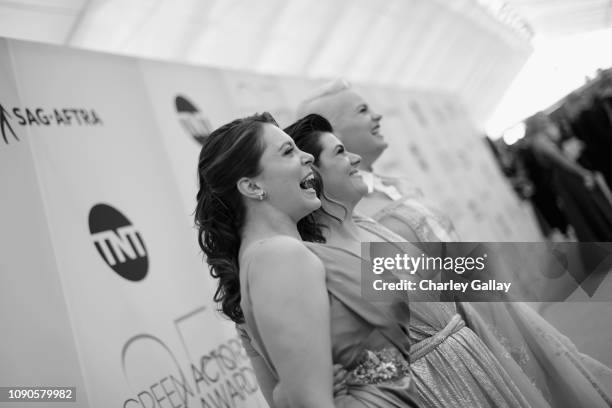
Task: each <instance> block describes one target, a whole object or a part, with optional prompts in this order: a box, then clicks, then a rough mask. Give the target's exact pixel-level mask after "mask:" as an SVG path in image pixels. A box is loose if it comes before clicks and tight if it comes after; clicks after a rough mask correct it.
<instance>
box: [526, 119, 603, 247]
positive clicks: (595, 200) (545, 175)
mask: <svg viewBox="0 0 612 408" xmlns="http://www.w3.org/2000/svg"><path fill="white" fill-rule="evenodd" d="M560 137H561V133H560V130H559V128H558V127H557V125H556V124H555V123H554V122H553V121H552V120H551V119H550V118H549V117H548V116H547V115H546V114H545V113H543V112H540V113H537V114H535V115H534V116H532V117H530V118H528V119H527V120H526V121H525V137H524V138H523V139H521V141H520V142H519V143H518V146H517V147H518V155H519V157H520V159H521V162H522V163H523V165H524V167H525V170H526V172H527V175H528V177H529V178H530V180H531V181H532V183H533V186H534V192H533V195H532V197H531V199H532V201H533V204H534V206H535V207H536V209H537V212H538V213H539V217H541V218H542V219H543V220H544V221H545V222H546V223H547V224H548V225H549V226H550V228H558V229H559V230H560V231H562V232H566V231H567V224H568V223H569V224H570V225H571V226H572V227H573V229H574V231H575V234H576V237H577V238H578V240H579V241H586V242H590V241H612V206H611V205H610V203H609V201H608V199H607V198H606V196H605V194H603V193H602V191H601V188H599V186H598V183H597V174H596V173H594V172H592V171H591V170H589V169H587V168H585V167H583V166H582V165H580V164H578V163H577V162H575V161H572V160H570V159H569V158H568V157H566V156H565V155H564V154H563V152H562V151H561V150H560V148H559V147H558V145H557V143H558V142H559V140H560ZM544 231H545V233H546V232H547V231H546V230H545V229H544Z"/></svg>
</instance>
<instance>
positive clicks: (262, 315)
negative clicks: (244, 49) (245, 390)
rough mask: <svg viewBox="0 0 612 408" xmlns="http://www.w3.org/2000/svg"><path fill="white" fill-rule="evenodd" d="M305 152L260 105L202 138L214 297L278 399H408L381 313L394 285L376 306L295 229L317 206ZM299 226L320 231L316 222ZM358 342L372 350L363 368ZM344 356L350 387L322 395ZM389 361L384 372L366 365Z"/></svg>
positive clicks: (402, 345) (203, 235)
mask: <svg viewBox="0 0 612 408" xmlns="http://www.w3.org/2000/svg"><path fill="white" fill-rule="evenodd" d="M312 162H313V157H312V156H311V155H310V154H307V153H304V152H303V151H301V150H300V149H298V148H297V147H296V146H295V143H294V142H293V140H292V139H291V138H290V137H289V136H288V135H287V134H286V133H284V132H283V131H282V130H280V129H279V128H278V127H277V126H276V124H275V122H274V120H273V119H272V118H271V116H270V115H269V114H263V115H254V116H251V117H248V118H244V119H238V120H235V121H233V122H231V123H229V124H227V125H225V126H222V127H221V128H219V129H217V130H215V131H214V132H212V133H211V135H210V136H209V137H208V139H207V140H206V142H205V144H204V145H203V147H202V152H201V154H200V160H199V163H198V176H199V182H200V189H199V191H198V195H197V201H198V203H197V209H196V216H195V218H196V224H197V225H198V227H199V244H200V246H201V248H202V250H203V251H204V253H205V254H206V256H207V257H208V263H209V265H210V271H211V274H212V276H213V277H215V278H217V279H218V281H219V286H218V288H217V292H216V294H215V300H216V301H217V302H219V303H220V306H221V310H222V311H223V313H224V314H225V315H226V316H228V317H230V318H231V319H232V320H233V321H234V322H236V323H237V324H241V325H243V327H244V328H245V329H246V330H247V332H248V334H249V336H250V338H251V343H252V346H253V348H254V349H255V350H257V352H258V354H259V355H260V356H261V365H260V367H259V368H262V366H263V367H265V369H266V370H267V371H268V372H269V373H270V375H271V377H272V378H271V380H270V381H274V382H275V383H277V382H281V383H282V394H281V397H282V398H281V399H282V402H281V403H280V404H278V405H289V406H298V407H333V406H344V407H351V406H359V407H364V406H365V407H383V408H387V407H406V406H408V407H410V406H415V405H413V402H412V398H411V396H410V368H409V365H408V361H407V358H408V350H407V348H406V342H405V340H404V337H405V336H403V334H402V331H401V329H400V327H399V326H398V324H397V323H396V322H395V320H394V319H393V318H392V315H393V310H394V309H393V305H395V304H397V303H399V302H405V301H406V299H405V295H404V294H402V295H400V296H398V299H396V300H395V301H394V302H390V303H385V304H384V305H374V304H370V303H367V302H365V301H363V299H362V298H361V292H360V287H359V286H355V285H347V284H346V282H345V280H344V276H342V274H343V270H342V269H333V268H330V265H325V264H324V262H325V261H324V260H321V259H320V258H319V257H318V256H317V255H318V253H317V252H316V251H313V250H312V248H310V247H308V246H307V245H311V244H309V243H304V242H302V240H301V239H300V234H299V233H298V227H297V224H298V221H299V220H301V219H303V218H304V217H305V216H307V215H308V214H310V213H311V212H313V211H314V210H316V209H318V208H319V207H320V205H321V202H320V201H319V198H318V197H317V191H316V190H315V188H314V186H315V182H314V174H313V170H312V167H311V164H312ZM302 227H303V228H305V231H306V232H307V233H309V234H312V236H315V237H316V236H319V237H320V236H321V230H319V229H317V226H316V225H312V224H310V225H306V227H304V226H302ZM303 230H304V229H303ZM312 245H315V244H312ZM366 350H367V351H369V352H371V353H372V354H371V356H373V358H372V359H370V360H369V361H367V363H368V364H369V365H368V367H369V368H370V369H371V371H365V372H364V366H359V363H360V361H361V360H362V359H361V357H363V356H364V352H365V351H366ZM365 354H366V357H367V356H368V355H370V354H367V353H365ZM357 360H359V361H357ZM345 362H352V363H354V364H352V368H355V369H359V368H360V369H361V371H355V372H353V373H349V376H351V375H352V378H353V380H354V381H353V383H352V384H353V385H352V386H351V389H352V392H350V393H347V392H341V393H335V394H334V392H333V388H332V383H333V375H332V363H345ZM372 364H374V366H372ZM348 366H350V364H349V365H348ZM389 367H392V368H393V370H392V373H387V372H385V373H384V375H382V374H381V375H379V376H378V377H377V376H376V375H374V374H375V373H377V372H380V370H382V369H385V370H387V369H388V368H389ZM255 368H256V370H257V369H258V367H255ZM377 369H380V370H378V371H377ZM383 371H384V370H383ZM369 374H372V375H369ZM260 381H261V379H260ZM266 389H268V390H269V388H268V387H266V385H265V384H262V391H264V394H266V391H265V390H266ZM267 394H268V395H266V398H267V399H268V401H272V398H271V395H270V394H271V393H270V392H267Z"/></svg>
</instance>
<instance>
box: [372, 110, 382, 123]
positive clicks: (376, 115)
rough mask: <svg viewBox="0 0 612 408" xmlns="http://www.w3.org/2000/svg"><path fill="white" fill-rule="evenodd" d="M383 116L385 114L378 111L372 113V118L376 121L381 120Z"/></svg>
mask: <svg viewBox="0 0 612 408" xmlns="http://www.w3.org/2000/svg"><path fill="white" fill-rule="evenodd" d="M382 117H383V116H382V115H381V114H380V113H376V112H374V113H372V119H373V120H374V121H376V122H378V121H380V120H381V119H382Z"/></svg>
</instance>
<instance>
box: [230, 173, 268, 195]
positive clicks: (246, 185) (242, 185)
mask: <svg viewBox="0 0 612 408" xmlns="http://www.w3.org/2000/svg"><path fill="white" fill-rule="evenodd" d="M236 188H238V191H239V192H240V194H242V195H243V196H245V197H247V198H251V199H253V200H258V201H262V200H263V199H264V198H266V192H265V191H264V189H263V188H261V187H260V186H259V184H257V183H256V182H255V181H253V180H252V179H250V178H248V177H242V178H241V179H240V180H238V182H237V183H236Z"/></svg>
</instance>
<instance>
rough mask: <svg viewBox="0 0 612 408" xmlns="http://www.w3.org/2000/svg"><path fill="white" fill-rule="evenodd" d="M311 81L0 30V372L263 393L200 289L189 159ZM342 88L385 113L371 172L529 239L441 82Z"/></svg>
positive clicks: (481, 234)
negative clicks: (205, 143) (54, 42)
mask: <svg viewBox="0 0 612 408" xmlns="http://www.w3.org/2000/svg"><path fill="white" fill-rule="evenodd" d="M320 83H322V81H316V80H306V79H299V78H287V77H271V76H260V75H256V74H252V73H244V72H232V71H224V70H219V69H207V68H203V67H193V66H185V65H177V64H170V63H161V62H155V61H148V60H141V59H135V58H127V57H118V56H113V55H107V54H100V53H93V52H85V51H80V50H75V49H67V48H60V47H55V46H47V45H40V44H35V43H29V42H22V41H14V40H7V39H0V105H1V109H0V133H1V139H0V164H1V171H0V183H1V184H0V185H1V188H2V206H1V209H2V211H0V225H2V229H1V230H0V246H1V248H2V257H1V258H0V267H1V273H0V321H1V329H0V330H1V332H2V342H1V343H0V361H2V365H3V368H2V369H1V370H0V385H1V386H38V385H40V386H74V387H76V398H77V402H76V403H71V406H74V407H97V408H107V407H124V408H153V407H160V408H164V407H168V408H170V407H173V408H178V407H187V406H192V407H194V406H195V407H200V406H201V407H217V406H230V407H265V406H266V405H265V402H264V400H263V398H262V397H261V395H260V392H259V389H258V386H257V383H256V380H255V376H254V373H253V371H252V369H251V367H250V365H249V362H248V359H247V357H246V355H245V353H244V351H243V350H242V348H241V346H240V343H239V341H238V339H237V335H236V333H235V332H234V328H233V325H232V324H229V323H228V322H227V321H224V320H223V319H221V318H220V316H219V315H218V313H217V312H216V311H215V305H214V304H213V302H212V301H211V299H212V294H213V290H214V282H213V281H212V279H211V278H210V277H209V275H208V271H207V268H206V265H205V263H204V262H203V256H202V254H201V253H200V252H199V248H198V247H197V243H196V233H195V229H194V228H193V219H192V212H193V210H194V204H195V192H196V163H197V157H198V154H199V150H200V141H201V140H202V139H203V138H206V136H207V135H208V134H209V132H210V131H211V130H212V129H214V128H215V127H217V126H220V125H222V124H224V123H226V122H228V121H229V120H231V119H234V118H236V117H239V116H244V115H249V114H252V113H254V112H261V111H264V110H267V111H270V112H271V113H272V114H273V115H274V116H275V117H276V118H277V120H278V121H279V123H280V124H281V126H286V125H288V124H289V123H291V122H292V121H293V120H294V119H295V118H294V108H295V107H296V106H297V104H298V103H299V101H300V100H301V99H302V98H304V97H305V96H307V94H308V93H309V92H310V91H311V90H312V89H313V88H314V87H315V86H317V85H318V84H320ZM355 86H356V87H357V89H358V90H359V91H360V92H362V93H363V95H364V96H365V97H366V99H367V100H368V101H369V102H370V104H371V105H372V107H373V108H374V110H376V111H378V112H380V113H382V114H383V116H384V118H383V121H382V133H384V135H385V137H386V138H387V140H388V141H389V144H390V147H389V148H388V150H387V151H386V152H385V153H384V155H383V158H381V160H380V161H379V163H380V165H379V166H378V167H377V169H376V170H377V171H379V172H381V173H385V174H392V175H405V176H408V177H410V179H411V180H412V181H413V182H414V185H415V187H416V188H419V189H420V190H421V191H422V192H423V193H424V196H425V197H426V198H427V199H428V200H429V201H431V202H435V203H437V204H438V205H439V208H440V209H441V210H442V211H444V212H446V213H447V214H448V215H449V216H450V217H451V218H452V219H453V221H454V222H455V224H456V227H457V229H458V231H459V233H460V234H461V236H462V238H463V239H464V240H466V241H470V240H474V241H475V240H478V241H487V240H489V241H531V240H539V239H540V236H539V233H538V232H537V230H536V227H535V223H534V222H533V219H532V215H531V213H530V212H529V211H528V210H526V209H525V208H524V207H523V206H521V205H520V204H519V202H518V201H517V199H516V198H515V197H514V195H513V193H512V191H511V190H510V188H509V186H508V185H507V184H506V182H505V181H504V180H503V176H502V175H501V173H500V172H499V171H498V168H497V167H496V164H495V162H494V159H493V157H492V156H491V154H490V152H489V151H488V150H487V146H486V145H485V143H484V141H483V140H482V137H481V135H480V134H479V133H478V132H477V131H476V129H475V128H474V126H473V125H472V124H471V122H470V119H469V115H468V111H467V110H466V108H465V106H464V105H463V104H462V102H461V101H459V100H458V99H457V98H456V97H455V96H453V95H448V94H441V93H437V92H434V91H426V90H400V89H385V88H380V87H372V86H365V85H360V84H355ZM466 102H468V103H469V101H466ZM31 404H32V405H31V406H35V405H36V404H35V403H31ZM20 406H24V407H25V406H30V405H28V404H27V403H24V404H23V405H20Z"/></svg>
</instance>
